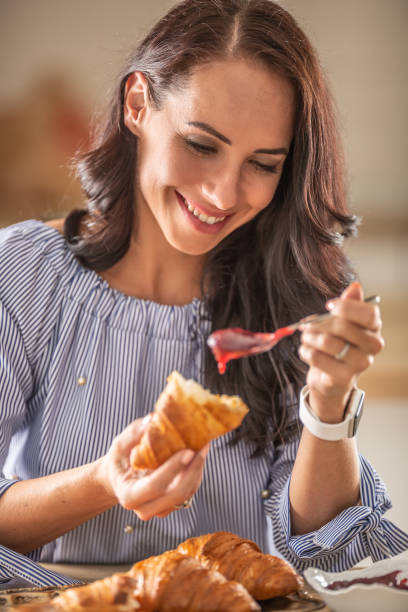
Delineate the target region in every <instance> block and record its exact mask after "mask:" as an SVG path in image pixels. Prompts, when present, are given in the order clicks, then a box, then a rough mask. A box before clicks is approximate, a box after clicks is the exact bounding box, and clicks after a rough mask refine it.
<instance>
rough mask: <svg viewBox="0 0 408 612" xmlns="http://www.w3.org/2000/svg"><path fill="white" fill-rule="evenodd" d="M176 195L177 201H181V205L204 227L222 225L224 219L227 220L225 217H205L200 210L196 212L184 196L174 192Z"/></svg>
mask: <svg viewBox="0 0 408 612" xmlns="http://www.w3.org/2000/svg"><path fill="white" fill-rule="evenodd" d="M176 194H177V197H178V199H179V201H181V202H182V203H183V205H184V207H185V208H186V209H187V210H188V211H189V212H190V213H191V214H192V215H194V217H196V219H198V220H199V221H201V222H202V223H205V224H206V225H209V226H212V225H217V224H219V223H222V222H223V221H225V220H226V218H227V215H224V216H222V217H215V216H211V215H207V214H205V213H204V212H203V211H202V210H198V209H197V208H195V206H194V205H193V204H192V203H191V202H189V201H188V200H186V198H185V197H184V196H182V195H181V193H179V192H178V191H176Z"/></svg>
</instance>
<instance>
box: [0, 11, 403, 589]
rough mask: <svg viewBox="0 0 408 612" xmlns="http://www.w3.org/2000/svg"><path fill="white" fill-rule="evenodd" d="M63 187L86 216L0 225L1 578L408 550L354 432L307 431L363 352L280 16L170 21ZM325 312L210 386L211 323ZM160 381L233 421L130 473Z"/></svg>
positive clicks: (336, 406) (262, 325) (327, 137)
mask: <svg viewBox="0 0 408 612" xmlns="http://www.w3.org/2000/svg"><path fill="white" fill-rule="evenodd" d="M79 173H80V177H81V180H82V184H83V187H84V191H85V194H86V196H87V208H86V210H84V211H76V212H73V213H71V214H70V215H69V216H68V218H67V219H66V220H65V224H64V225H63V226H62V224H58V223H56V224H53V227H49V226H46V225H44V224H42V223H39V222H35V221H30V222H25V223H22V224H20V225H17V226H14V227H11V228H8V229H5V230H4V231H2V232H1V247H0V254H1V255H0V256H1V261H2V264H1V265H2V270H3V273H2V274H3V278H2V283H1V288H0V298H1V309H2V316H1V339H2V342H1V350H2V357H1V362H0V363H1V370H0V377H1V385H0V405H1V415H2V417H1V438H0V440H1V449H2V450H1V457H2V464H3V465H4V467H3V471H4V476H5V477H4V479H3V480H2V485H1V487H2V488H1V491H2V493H3V496H2V500H1V504H0V534H1V535H0V541H1V543H2V544H3V547H2V553H1V554H2V557H1V559H0V566H1V568H0V569H1V571H2V573H3V575H4V577H5V580H7V579H9V578H11V577H13V576H17V577H23V578H25V579H26V580H29V581H30V582H33V583H34V584H39V585H42V584H52V583H55V576H54V575H52V574H51V573H49V572H48V571H47V570H45V569H43V568H40V566H38V565H37V564H35V563H32V561H33V560H34V561H38V560H41V561H47V562H70V563H131V562H134V561H136V560H138V559H141V558H144V557H147V556H149V555H152V554H157V553H160V552H162V551H164V550H166V549H169V548H173V547H174V546H176V545H177V544H178V543H179V542H180V541H182V540H184V539H186V538H187V537H190V536H192V535H196V534H200V533H207V532H210V531H216V530H220V529H225V530H229V531H232V532H235V533H238V534H240V535H242V536H245V537H248V538H251V539H253V540H255V541H257V542H258V544H259V545H260V546H261V547H262V549H263V550H264V551H265V552H267V551H272V552H273V551H278V552H279V553H280V554H282V555H283V556H285V557H286V558H287V559H288V560H289V561H290V562H291V563H292V564H293V565H294V566H296V567H297V568H298V569H299V570H302V569H304V568H305V567H307V566H308V565H310V564H313V565H318V566H321V567H324V568H327V569H344V568H346V567H350V566H351V565H353V564H354V563H355V562H357V561H358V560H360V559H362V558H364V557H366V556H368V555H371V556H372V557H373V559H379V558H382V557H384V556H387V555H392V554H397V553H399V552H401V551H402V550H404V549H405V548H407V546H408V539H407V536H405V534H403V533H402V532H400V530H398V529H397V528H396V527H394V526H392V525H391V524H390V523H389V522H388V521H387V520H385V519H383V518H381V516H382V514H383V513H384V512H385V510H387V509H388V508H389V507H390V501H389V499H388V497H387V495H386V492H385V488H384V486H383V484H382V483H381V481H380V480H379V478H378V477H377V475H376V474H375V472H374V470H373V469H372V468H371V466H370V465H369V464H368V463H367V462H366V461H365V460H364V459H363V458H359V456H358V453H357V450H356V444H355V438H354V437H351V438H346V437H345V435H341V439H338V440H335V441H332V440H328V439H322V437H319V435H317V434H316V431H315V433H312V431H314V429H313V428H314V427H315V426H316V427H320V430H321V431H320V430H319V431H320V435H321V436H323V438H324V437H325V435H326V433H325V432H327V431H328V430H330V427H327V425H335V424H338V423H341V422H342V421H343V420H344V415H345V412H346V411H347V410H348V409H350V405H351V404H352V405H354V404H353V402H354V400H355V398H356V392H354V391H353V389H354V387H355V384H356V380H357V377H358V374H359V373H360V372H362V371H363V370H364V369H366V368H367V367H368V366H369V365H370V364H371V362H372V360H373V357H374V355H375V354H376V353H378V352H379V351H380V350H381V348H382V344H383V341H382V337H381V322H380V315H379V311H378V307H377V306H375V305H373V304H368V303H365V302H364V301H363V292H362V289H361V287H360V285H358V284H357V283H352V284H350V283H351V281H352V280H353V278H354V276H353V272H352V270H351V268H350V266H349V263H348V261H347V259H346V257H345V255H344V253H343V251H342V239H343V237H345V236H348V235H350V234H351V233H352V231H353V229H354V226H355V218H354V217H352V216H350V215H349V213H348V210H347V206H346V203H345V196H344V189H343V180H342V162H341V155H340V151H339V144H338V138H337V133H336V129H335V125H334V121H333V111H332V107H331V103H330V97H329V94H328V92H327V90H326V87H325V84H324V82H323V78H322V74H321V71H320V68H319V65H318V62H317V59H316V57H315V54H314V52H313V49H312V48H311V46H310V44H309V42H308V41H307V39H306V37H305V35H304V34H303V33H302V31H301V30H300V29H299V28H298V26H297V25H296V23H295V22H294V20H293V19H292V17H291V16H290V15H288V13H287V12H285V11H284V10H283V9H282V8H281V7H280V6H278V5H276V4H274V3H273V2H270V1H269V0H194V1H193V0H187V1H185V2H182V3H181V4H179V5H177V6H175V7H174V9H172V10H171V11H170V12H169V13H168V15H166V16H165V17H164V18H163V19H162V20H161V21H159V22H158V23H157V24H156V26H155V27H154V28H153V29H152V31H151V32H150V33H149V34H148V35H147V37H146V38H145V40H144V41H143V42H142V43H141V45H140V46H139V47H138V49H137V50H136V51H135V53H134V54H133V56H132V57H131V58H130V61H129V64H128V66H127V67H126V70H125V71H124V74H123V77H122V78H121V80H120V83H119V86H118V88H117V94H116V97H115V99H114V102H113V104H112V107H111V112H110V116H109V118H108V120H107V122H106V125H105V126H103V129H101V130H100V133H99V135H98V137H97V140H96V142H95V146H94V148H93V150H92V151H90V152H89V153H87V154H86V155H85V156H83V158H82V160H81V162H80V164H79ZM340 295H341V297H338V296H340ZM328 300H329V301H328ZM325 305H327V307H328V308H330V309H331V312H332V314H333V316H332V317H331V318H330V319H329V320H326V321H325V322H322V323H320V324H309V325H305V328H304V330H303V334H302V336H301V338H300V339H299V338H298V339H297V340H293V339H292V340H286V341H282V342H281V343H280V345H278V346H277V347H276V348H275V349H274V350H273V351H271V352H269V353H267V354H263V355H258V356H255V357H251V358H248V359H243V360H237V361H235V362H233V363H231V364H230V365H229V367H228V371H227V374H226V375H225V376H224V377H222V378H221V377H219V375H218V374H217V370H216V367H215V362H214V360H213V359H212V357H211V355H210V352H209V350H208V348H207V347H206V339H207V337H208V335H209V333H210V331H211V329H217V328H220V327H226V326H231V325H235V324H239V325H240V326H242V327H246V328H250V329H254V330H260V331H262V330H265V331H270V330H272V329H274V328H276V327H278V326H281V325H284V324H287V323H289V322H293V321H295V320H297V319H299V318H301V317H304V316H305V315H308V314H311V313H314V312H321V311H323V310H324V308H325ZM173 369H177V370H178V371H180V372H181V373H182V374H183V375H184V376H186V377H188V378H194V379H195V380H198V381H199V382H202V383H203V384H205V385H206V386H207V387H209V388H211V390H213V391H215V390H223V391H224V392H228V393H237V394H239V395H240V396H241V397H243V399H244V400H245V401H246V402H247V403H248V405H249V407H250V414H249V416H248V417H247V418H246V419H245V421H244V424H243V426H242V427H241V428H240V430H239V431H238V432H236V433H235V434H232V435H227V436H224V437H222V438H219V439H218V440H216V441H214V442H213V443H212V444H211V448H210V449H208V448H204V449H202V451H201V452H199V453H193V451H191V450H186V451H184V452H180V453H177V454H176V455H174V456H173V457H171V458H170V459H169V460H168V461H167V462H166V463H165V464H164V465H163V466H161V467H160V468H158V469H157V470H156V471H155V472H153V474H151V475H149V476H145V477H142V478H136V477H135V474H134V473H133V472H132V471H131V469H130V467H129V453H130V451H131V449H132V447H133V446H134V445H135V444H136V443H137V441H138V440H139V439H140V436H141V435H142V432H143V429H144V427H145V424H146V419H143V417H145V416H146V415H147V414H148V413H149V412H150V411H151V410H152V408H153V404H154V401H155V400H156V398H157V396H158V395H159V393H160V391H161V389H162V388H163V386H164V384H165V379H166V376H167V375H168V374H169V373H170V372H171V371H172V370H173ZM305 382H306V383H307V385H308V387H307V390H308V394H307V397H306V399H305V402H304V403H303V412H304V413H305V414H306V417H303V420H304V421H305V423H307V425H306V427H304V428H303V431H302V432H301V427H300V425H299V419H298V401H299V400H298V397H299V392H300V390H301V388H302V387H303V386H304V385H305ZM357 395H358V393H357ZM354 403H355V402H354ZM305 406H306V407H305ZM312 412H313V413H314V415H315V416H314V417H313V415H312ZM316 417H317V418H316ZM319 419H320V425H319ZM316 423H317V425H316ZM322 432H323V433H322ZM326 438H327V436H326ZM192 495H193V499H192V502H191V504H190V503H186V502H185V500H188V499H189V498H190V497H191V496H192ZM183 502H185V503H183ZM132 511H133V512H132ZM21 553H23V554H21ZM59 581H60V582H61V581H64V578H59Z"/></svg>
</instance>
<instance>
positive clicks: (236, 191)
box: [201, 169, 243, 212]
mask: <svg viewBox="0 0 408 612" xmlns="http://www.w3.org/2000/svg"><path fill="white" fill-rule="evenodd" d="M201 191H202V194H203V196H204V197H205V198H206V200H207V201H208V202H210V203H211V204H212V205H213V206H214V207H216V208H218V209H219V210H222V211H225V212H228V211H230V210H234V209H237V208H239V205H240V202H241V200H242V198H243V194H242V185H241V177H240V171H239V170H232V169H229V170H223V171H220V172H218V173H217V174H213V175H212V176H211V178H209V179H208V180H207V181H205V182H203V183H202V187H201Z"/></svg>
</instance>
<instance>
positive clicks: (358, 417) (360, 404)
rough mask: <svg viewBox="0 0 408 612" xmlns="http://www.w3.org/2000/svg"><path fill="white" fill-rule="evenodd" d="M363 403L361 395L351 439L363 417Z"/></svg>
mask: <svg viewBox="0 0 408 612" xmlns="http://www.w3.org/2000/svg"><path fill="white" fill-rule="evenodd" d="M363 402H364V395H362V397H361V398H360V401H359V403H358V406H357V410H356V413H355V415H354V419H353V433H352V437H354V436H355V435H356V432H357V429H358V426H359V423H360V420H361V417H362V416H363Z"/></svg>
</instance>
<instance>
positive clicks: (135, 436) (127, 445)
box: [114, 414, 151, 455]
mask: <svg viewBox="0 0 408 612" xmlns="http://www.w3.org/2000/svg"><path fill="white" fill-rule="evenodd" d="M150 419H151V414H148V415H147V416H145V417H144V418H142V419H136V420H135V421H132V423H130V424H129V425H128V426H127V427H126V428H125V429H124V430H123V431H122V432H121V433H120V434H119V435H118V436H116V438H115V440H114V443H115V446H116V451H117V452H119V453H122V454H124V455H125V454H126V455H128V454H129V453H130V451H131V450H132V448H133V447H134V446H136V444H138V443H139V442H140V439H141V437H142V435H143V433H144V432H145V429H146V427H147V425H148V424H149V421H150Z"/></svg>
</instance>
